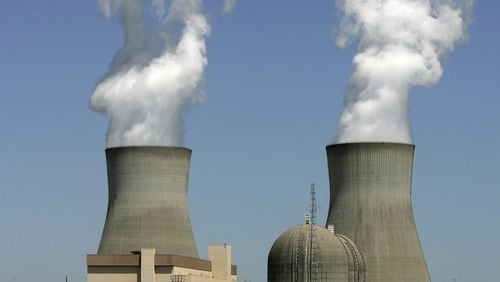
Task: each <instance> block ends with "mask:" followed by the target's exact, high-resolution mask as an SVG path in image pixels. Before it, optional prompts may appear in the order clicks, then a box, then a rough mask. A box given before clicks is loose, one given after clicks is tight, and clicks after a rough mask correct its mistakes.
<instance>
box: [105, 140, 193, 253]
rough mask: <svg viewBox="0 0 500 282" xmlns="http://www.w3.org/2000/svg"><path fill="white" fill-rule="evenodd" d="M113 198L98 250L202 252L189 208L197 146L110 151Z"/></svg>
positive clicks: (109, 182)
mask: <svg viewBox="0 0 500 282" xmlns="http://www.w3.org/2000/svg"><path fill="white" fill-rule="evenodd" d="M106 158H107V166H108V186H109V200H108V211H107V215H106V223H105V225H104V230H103V234H102V237H101V242H100V245H99V250H98V251H97V253H98V254H102V255H105V254H129V253H130V252H131V251H137V250H140V249H141V248H154V249H156V253H158V254H176V255H183V256H188V257H198V250H197V248H196V243H195V240H194V236H193V231H192V228H191V221H190V218H189V209H188V179H189V165H190V159H191V150H189V149H186V148H177V147H118V148H110V149H107V150H106Z"/></svg>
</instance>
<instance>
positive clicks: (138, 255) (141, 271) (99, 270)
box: [87, 245, 237, 282]
mask: <svg viewBox="0 0 500 282" xmlns="http://www.w3.org/2000/svg"><path fill="white" fill-rule="evenodd" d="M87 273H88V274H87V282H222V281H237V276H236V275H237V268H236V266H235V265H232V264H231V247H230V246H228V245H223V246H209V249H208V260H204V259H199V258H192V257H185V256H178V255H161V254H156V252H155V249H141V251H140V252H135V253H134V254H128V255H123V254H121V255H87Z"/></svg>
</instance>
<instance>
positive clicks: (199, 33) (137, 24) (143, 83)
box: [90, 0, 210, 147]
mask: <svg viewBox="0 0 500 282" xmlns="http://www.w3.org/2000/svg"><path fill="white" fill-rule="evenodd" d="M201 1H202V0H172V1H171V4H170V7H169V10H168V14H167V15H166V16H165V15H164V11H165V7H164V1H163V0H149V1H147V0H134V1H131V0H100V1H99V5H100V7H101V10H102V12H103V14H104V15H105V16H106V17H107V18H109V17H111V16H112V15H113V14H115V13H119V14H120V15H121V21H122V25H123V29H124V32H125V41H124V44H123V46H122V47H121V49H120V50H119V51H118V52H117V53H116V54H115V56H114V58H113V61H112V62H111V64H110V69H109V71H108V72H107V73H106V74H105V75H104V77H103V78H102V79H101V81H100V82H99V83H98V84H97V86H96V88H95V90H94V92H93V94H92V97H91V101H90V104H91V108H92V109H93V110H94V111H97V112H101V113H105V114H106V115H108V116H109V119H110V120H109V128H108V134H107V147H118V146H140V145H144V146H181V145H182V129H183V113H184V111H185V110H186V107H187V106H188V105H189V104H190V103H192V102H193V101H197V100H200V99H202V98H203V97H204V93H203V92H202V91H201V89H200V87H201V84H202V83H203V71H204V69H205V67H206V65H207V58H206V49H205V38H206V36H208V34H209V33H210V25H209V24H208V22H207V20H206V18H205V16H204V15H203V14H202V12H201ZM147 5H152V7H154V8H155V10H156V13H157V16H158V19H156V20H155V21H154V24H155V25H156V26H154V27H151V24H150V22H147V24H146V20H147V17H146V15H147V13H146V12H147V10H146V9H145V7H146V6H147ZM148 27H149V28H148ZM158 31H159V32H158Z"/></svg>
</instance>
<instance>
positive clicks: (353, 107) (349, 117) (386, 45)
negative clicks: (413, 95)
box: [334, 0, 472, 143]
mask: <svg viewBox="0 0 500 282" xmlns="http://www.w3.org/2000/svg"><path fill="white" fill-rule="evenodd" d="M338 5H339V8H340V9H341V10H342V11H343V13H344V16H343V19H342V21H341V24H340V28H339V31H338V33H337V38H336V43H337V45H338V46H340V47H345V46H347V45H348V44H349V43H350V41H351V40H352V39H356V38H358V37H359V46H358V53H357V54H356V55H355V57H354V59H353V64H354V73H353V74H352V76H351V80H350V84H351V89H350V91H349V92H348V93H347V94H346V100H345V109H344V112H343V114H342V117H341V120H340V124H339V127H338V129H337V133H336V135H335V137H334V143H348V142H380V141H386V142H401V143H412V136H411V135H412V134H411V129H410V122H409V113H408V110H409V105H408V100H409V97H408V95H409V92H410V89H411V87H412V86H416V85H420V86H431V85H433V84H436V83H437V82H438V81H439V79H440V78H441V75H442V73H443V69H442V67H441V63H440V59H441V58H442V57H443V56H444V55H446V54H447V53H449V52H450V51H452V50H453V48H454V44H455V43H456V42H457V41H459V40H461V39H464V38H465V36H466V34H465V28H466V17H465V15H466V14H467V10H468V9H470V8H471V7H472V2H471V1H468V2H462V3H454V2H452V1H445V0H442V1H437V0H436V1H431V0H341V1H339V3H338Z"/></svg>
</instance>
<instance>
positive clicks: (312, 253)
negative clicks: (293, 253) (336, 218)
mask: <svg viewBox="0 0 500 282" xmlns="http://www.w3.org/2000/svg"><path fill="white" fill-rule="evenodd" d="M310 189H311V190H310V193H311V206H310V211H309V212H310V216H311V219H310V224H309V226H310V229H309V252H308V253H309V254H308V264H307V265H308V268H309V271H308V274H309V275H308V276H309V279H308V281H309V282H314V281H317V279H316V277H317V275H316V274H317V273H316V272H317V266H318V261H317V250H316V236H314V224H315V223H316V186H315V185H314V183H311V188H310Z"/></svg>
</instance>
